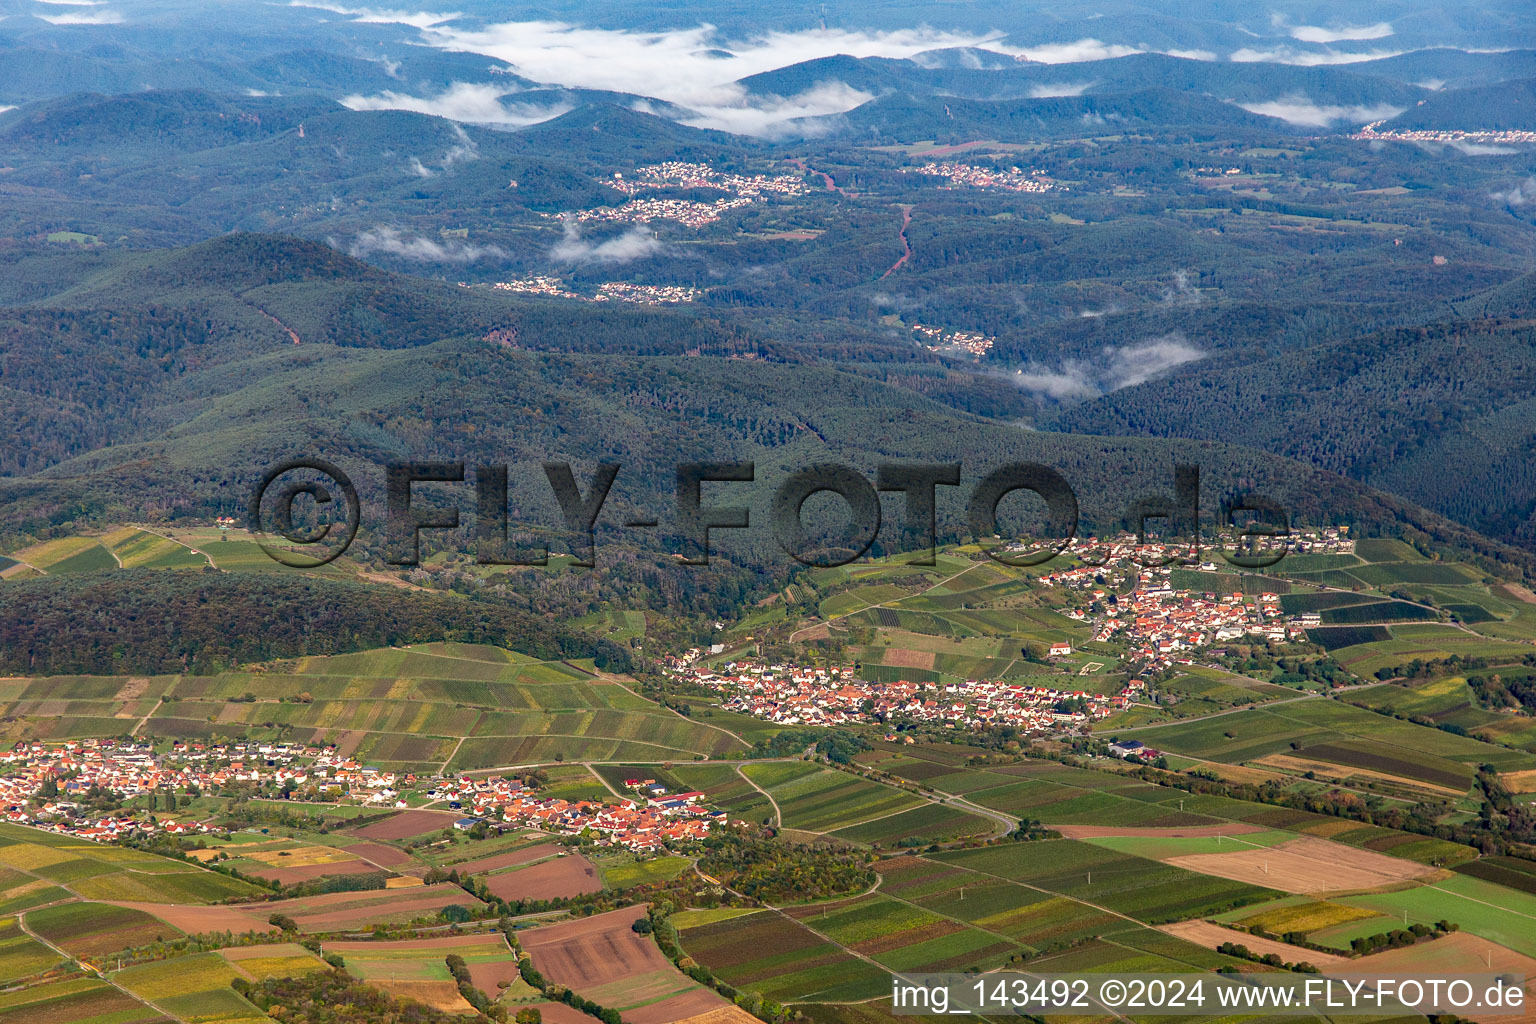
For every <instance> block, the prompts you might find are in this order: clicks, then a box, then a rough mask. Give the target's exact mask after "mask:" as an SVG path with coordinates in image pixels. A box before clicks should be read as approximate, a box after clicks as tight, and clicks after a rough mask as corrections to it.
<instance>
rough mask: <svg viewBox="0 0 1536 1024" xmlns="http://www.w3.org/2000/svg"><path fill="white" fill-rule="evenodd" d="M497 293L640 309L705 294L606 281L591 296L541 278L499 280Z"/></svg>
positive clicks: (558, 281)
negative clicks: (538, 296) (616, 304)
mask: <svg viewBox="0 0 1536 1024" xmlns="http://www.w3.org/2000/svg"><path fill="white" fill-rule="evenodd" d="M491 287H492V288H493V289H495V290H496V291H503V292H515V293H517V294H519V295H543V296H546V297H549V298H556V299H576V300H578V301H581V302H632V303H635V304H636V305H641V306H675V305H681V304H683V303H687V302H696V301H698V299H699V297H700V296H702V295H703V294H704V292H703V291H702V290H701V289H698V288H689V287H686V286H682V285H664V284H632V283H630V282H628V281H604V282H602V283H601V284H599V285H598V286H597V291H596V292H595V293H594V294H592V295H581V294H579V293H577V292H573V291H571V290H570V289H568V288H566V286H565V282H564V281H563V280H561V279H560V278H558V277H550V276H548V275H543V274H541V275H538V276H535V277H522V278H514V279H512V280H510V281H497V282H495V283H494V284H492V285H491Z"/></svg>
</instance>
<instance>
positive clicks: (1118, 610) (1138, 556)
mask: <svg viewBox="0 0 1536 1024" xmlns="http://www.w3.org/2000/svg"><path fill="white" fill-rule="evenodd" d="M1287 544H1288V546H1289V547H1290V548H1292V549H1294V550H1296V551H1298V552H1307V553H1333V554H1345V553H1350V552H1352V551H1353V550H1354V543H1353V541H1352V540H1350V539H1349V537H1348V530H1347V528H1344V527H1332V528H1326V529H1322V530H1316V531H1310V532H1302V533H1299V534H1297V535H1295V536H1294V537H1290V538H1287ZM1066 554H1068V555H1071V556H1076V558H1077V560H1078V561H1079V563H1080V564H1077V565H1074V566H1072V567H1070V568H1065V569H1060V570H1057V571H1054V572H1051V573H1048V574H1045V575H1042V576H1041V577H1039V580H1038V582H1039V583H1040V584H1041V585H1043V586H1045V587H1052V588H1060V589H1061V590H1063V591H1067V592H1075V595H1074V600H1072V601H1071V602H1070V603H1069V604H1068V605H1067V606H1066V607H1065V608H1063V609H1062V614H1064V615H1065V616H1066V617H1067V618H1070V619H1073V620H1076V621H1078V622H1081V623H1084V624H1085V625H1088V626H1090V627H1092V629H1093V635H1092V638H1091V641H1090V642H1094V643H1101V644H1113V645H1115V647H1117V648H1119V647H1123V648H1124V654H1123V655H1120V656H1119V661H1120V668H1121V670H1122V671H1125V672H1127V673H1129V674H1130V675H1131V676H1132V677H1133V678H1130V679H1128V680H1127V681H1126V683H1125V685H1124V687H1123V688H1122V689H1121V691H1120V692H1119V693H1116V694H1112V695H1109V694H1103V693H1094V692H1090V691H1089V690H1085V689H1080V688H1071V689H1069V688H1066V687H1065V686H1062V687H1055V686H1047V685H1041V684H1038V683H1022V682H1015V681H1009V680H995V679H994V680H988V679H966V680H957V681H953V682H918V681H910V680H897V681H894V682H877V681H871V680H866V679H862V678H860V677H859V673H858V671H857V670H856V669H855V668H854V667H852V666H810V665H799V664H794V663H790V662H783V661H780V662H771V663H769V662H763V661H760V660H756V659H750V658H745V657H741V658H735V659H732V660H728V661H723V662H719V663H716V664H712V663H710V662H709V661H708V655H717V654H720V653H722V652H723V646H722V647H719V648H718V649H716V648H711V649H710V650H709V651H708V652H705V651H703V650H700V649H694V650H690V651H687V652H685V653H684V654H682V655H680V656H672V657H669V658H667V659H665V660H664V662H663V669H664V671H666V672H667V673H668V674H669V675H670V676H672V677H673V678H674V679H677V680H679V681H681V682H684V683H688V684H691V685H694V686H701V687H704V688H705V689H708V690H712V691H714V692H716V693H719V694H721V695H722V696H723V697H724V701H723V702H722V705H721V706H722V707H724V708H726V709H727V710H731V711H736V712H739V713H742V714H747V715H752V716H753V717H756V718H761V719H765V720H767V721H770V722H775V723H778V724H781V725H811V726H837V725H846V724H851V723H863V724H868V723H895V722H914V723H927V724H936V725H941V726H944V727H947V728H953V729H968V730H972V731H976V730H981V729H987V728H992V727H996V726H1010V727H1013V728H1016V729H1019V730H1022V731H1026V732H1032V733H1045V732H1052V731H1069V730H1072V729H1074V728H1078V727H1081V726H1083V725H1087V724H1090V723H1092V722H1094V721H1097V720H1100V719H1103V718H1106V717H1108V716H1109V715H1112V714H1114V713H1115V712H1116V711H1121V710H1124V709H1126V708H1127V707H1129V706H1130V705H1131V704H1132V703H1134V702H1135V701H1136V699H1137V698H1138V697H1140V696H1142V695H1143V694H1144V693H1145V692H1146V681H1145V680H1144V679H1142V678H1136V677H1140V676H1149V677H1150V676H1152V675H1154V674H1156V673H1159V672H1164V671H1167V670H1169V669H1172V668H1173V667H1174V666H1175V665H1177V664H1191V663H1193V661H1194V658H1195V657H1196V655H1197V654H1198V653H1199V652H1200V651H1203V650H1206V649H1208V648H1211V647H1212V646H1214V645H1216V644H1219V643H1224V642H1227V641H1233V640H1239V639H1243V638H1256V639H1262V640H1268V641H1274V642H1277V643H1286V642H1292V641H1297V640H1302V639H1304V638H1305V632H1306V629H1307V627H1309V626H1316V625H1317V624H1318V616H1317V614H1316V613H1303V614H1298V615H1290V616H1287V615H1286V614H1285V613H1284V612H1283V610H1282V608H1281V605H1280V598H1279V595H1278V594H1275V593H1267V592H1261V593H1259V594H1255V595H1245V594H1243V593H1241V592H1227V593H1220V594H1218V593H1215V592H1211V591H1198V590H1190V589H1181V588H1176V587H1175V586H1174V585H1173V581H1172V577H1173V572H1174V563H1173V561H1172V560H1173V559H1174V558H1175V557H1176V556H1177V555H1178V554H1179V552H1178V551H1176V550H1175V549H1174V547H1173V546H1172V545H1168V544H1159V543H1141V542H1140V540H1138V538H1137V537H1135V536H1133V535H1130V534H1125V535H1122V536H1120V537H1118V538H1116V539H1114V540H1107V541H1100V540H1099V539H1097V538H1093V537H1089V538H1082V539H1074V540H1073V541H1072V542H1071V543H1070V544H1069V546H1068V548H1067V550H1066ZM1164 562H1167V563H1169V564H1161V563H1164ZM1189 568H1192V569H1197V570H1198V571H1200V572H1207V573H1216V572H1217V571H1218V566H1217V565H1216V564H1215V563H1214V562H1202V563H1199V564H1198V566H1195V565H1190V566H1189ZM1042 653H1043V655H1044V658H1043V659H1042V660H1046V661H1047V662H1054V661H1057V660H1058V659H1062V658H1066V657H1069V656H1070V655H1071V654H1072V653H1073V648H1072V644H1071V643H1070V642H1068V641H1065V640H1056V641H1052V642H1051V643H1049V644H1045V645H1042ZM1093 667H1094V666H1092V665H1086V666H1084V668H1083V669H1082V670H1081V671H1084V672H1085V671H1087V670H1088V669H1090V668H1093ZM1099 667H1102V666H1099Z"/></svg>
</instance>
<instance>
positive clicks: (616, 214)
mask: <svg viewBox="0 0 1536 1024" xmlns="http://www.w3.org/2000/svg"><path fill="white" fill-rule="evenodd" d="M755 202H757V200H756V199H754V198H753V197H751V196H728V197H726V198H723V199H716V200H714V201H712V202H708V203H703V202H698V201H697V200H693V199H657V198H647V199H631V200H630V201H629V202H627V203H625V204H623V205H622V206H596V207H593V208H592V209H590V210H577V211H575V212H574V213H562V214H545V215H544V216H546V217H550V218H552V219H557V220H567V221H573V222H575V223H577V224H588V223H605V222H606V223H616V224H645V223H648V222H650V221H653V220H670V221H673V222H675V223H678V224H681V225H682V226H683V227H685V228H702V227H705V226H706V225H709V224H713V223H714V222H715V221H717V220H719V219H720V218H721V217H722V216H724V215H725V214H727V213H729V212H730V211H731V210H739V209H741V208H742V207H744V206H751V205H752V204H753V203H755Z"/></svg>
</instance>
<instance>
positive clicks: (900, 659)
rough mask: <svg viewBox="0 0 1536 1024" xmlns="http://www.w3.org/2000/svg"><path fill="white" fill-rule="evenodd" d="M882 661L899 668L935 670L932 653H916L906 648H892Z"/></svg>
mask: <svg viewBox="0 0 1536 1024" xmlns="http://www.w3.org/2000/svg"><path fill="white" fill-rule="evenodd" d="M881 661H882V662H883V663H884V664H886V665H892V666H895V667H897V668H928V669H931V668H933V652H932V651H914V650H910V649H908V648H905V647H892V648H891V649H890V650H888V651H886V652H885V656H884V657H883V658H882V659H881Z"/></svg>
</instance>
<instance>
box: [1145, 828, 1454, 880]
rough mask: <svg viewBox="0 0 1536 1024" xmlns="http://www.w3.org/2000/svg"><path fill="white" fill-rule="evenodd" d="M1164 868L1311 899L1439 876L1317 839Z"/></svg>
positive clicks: (1177, 860) (1184, 860)
mask: <svg viewBox="0 0 1536 1024" xmlns="http://www.w3.org/2000/svg"><path fill="white" fill-rule="evenodd" d="M1165 863H1168V864H1173V865H1175V866H1177V867H1181V868H1187V869H1189V870H1190V871H1196V872H1199V873H1200V874H1203V875H1215V876H1216V877H1217V878H1230V879H1232V880H1233V881H1238V882H1247V883H1249V884H1250V885H1262V886H1265V887H1267V888H1270V889H1279V890H1281V891H1282V892H1294V893H1309V894H1316V893H1323V892H1352V891H1358V890H1362V889H1378V888H1381V887H1382V886H1385V885H1392V884H1394V883H1397V882H1404V881H1409V880H1412V879H1422V878H1425V877H1426V876H1429V875H1433V874H1436V873H1437V871H1436V869H1435V868H1432V867H1429V866H1427V865H1424V864H1416V863H1414V862H1413V861H1408V860H1402V859H1400V858H1397V857H1388V856H1387V855H1386V854H1382V853H1375V852H1372V851H1370V850H1360V849H1356V848H1354V847H1350V846H1344V845H1342V844H1340V843H1330V842H1328V841H1327V840H1326V839H1317V838H1314V837H1312V836H1303V837H1301V838H1298V839H1292V840H1290V841H1288V842H1284V843H1281V844H1280V845H1279V846H1272V847H1269V848H1268V849H1252V850H1243V851H1240V852H1237V853H1200V854H1194V855H1192V856H1186V857H1170V858H1168V859H1167V860H1166V861H1165Z"/></svg>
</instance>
